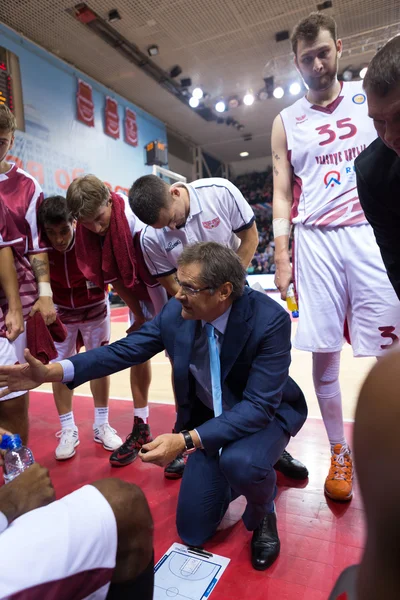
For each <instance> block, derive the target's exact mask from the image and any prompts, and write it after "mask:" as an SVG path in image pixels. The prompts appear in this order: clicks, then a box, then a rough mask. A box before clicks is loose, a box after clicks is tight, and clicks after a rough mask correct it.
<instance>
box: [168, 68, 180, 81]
mask: <svg viewBox="0 0 400 600" xmlns="http://www.w3.org/2000/svg"><path fill="white" fill-rule="evenodd" d="M181 73H182V69H181V68H180V66H179V65H175V66H174V67H172V69H171V70H170V72H169V75H170V77H172V79H174V77H178V75H180V74H181Z"/></svg>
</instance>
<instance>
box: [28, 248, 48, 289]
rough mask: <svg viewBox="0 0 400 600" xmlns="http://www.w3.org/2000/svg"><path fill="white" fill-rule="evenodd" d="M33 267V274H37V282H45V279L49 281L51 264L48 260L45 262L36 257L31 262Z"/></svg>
mask: <svg viewBox="0 0 400 600" xmlns="http://www.w3.org/2000/svg"><path fill="white" fill-rule="evenodd" d="M46 258H47V255H46ZM31 266H32V269H33V272H34V274H35V277H36V281H38V282H39V281H41V280H43V278H44V277H46V280H47V281H48V280H49V262H48V260H43V259H42V258H36V256H34V257H33V258H32V261H31Z"/></svg>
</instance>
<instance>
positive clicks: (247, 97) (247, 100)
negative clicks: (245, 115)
mask: <svg viewBox="0 0 400 600" xmlns="http://www.w3.org/2000/svg"><path fill="white" fill-rule="evenodd" d="M243 103H244V104H245V105H246V106H251V105H252V104H253V103H254V95H253V94H252V92H247V94H246V95H245V97H244V98H243Z"/></svg>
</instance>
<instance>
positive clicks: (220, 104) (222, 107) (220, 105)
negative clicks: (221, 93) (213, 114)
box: [215, 100, 226, 113]
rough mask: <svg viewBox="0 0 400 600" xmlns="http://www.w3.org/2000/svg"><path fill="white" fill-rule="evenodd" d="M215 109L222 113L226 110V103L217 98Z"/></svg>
mask: <svg viewBox="0 0 400 600" xmlns="http://www.w3.org/2000/svg"><path fill="white" fill-rule="evenodd" d="M215 110H216V111H217V112H219V113H223V112H224V111H225V110H226V104H225V102H224V101H223V100H219V101H218V102H217V104H216V105H215Z"/></svg>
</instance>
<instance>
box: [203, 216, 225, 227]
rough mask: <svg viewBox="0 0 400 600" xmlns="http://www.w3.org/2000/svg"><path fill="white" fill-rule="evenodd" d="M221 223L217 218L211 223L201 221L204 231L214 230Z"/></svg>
mask: <svg viewBox="0 0 400 600" xmlns="http://www.w3.org/2000/svg"><path fill="white" fill-rule="evenodd" d="M220 223H221V219H220V218H219V217H215V219H212V220H211V221H203V227H204V229H215V228H216V227H218V225H219V224H220Z"/></svg>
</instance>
